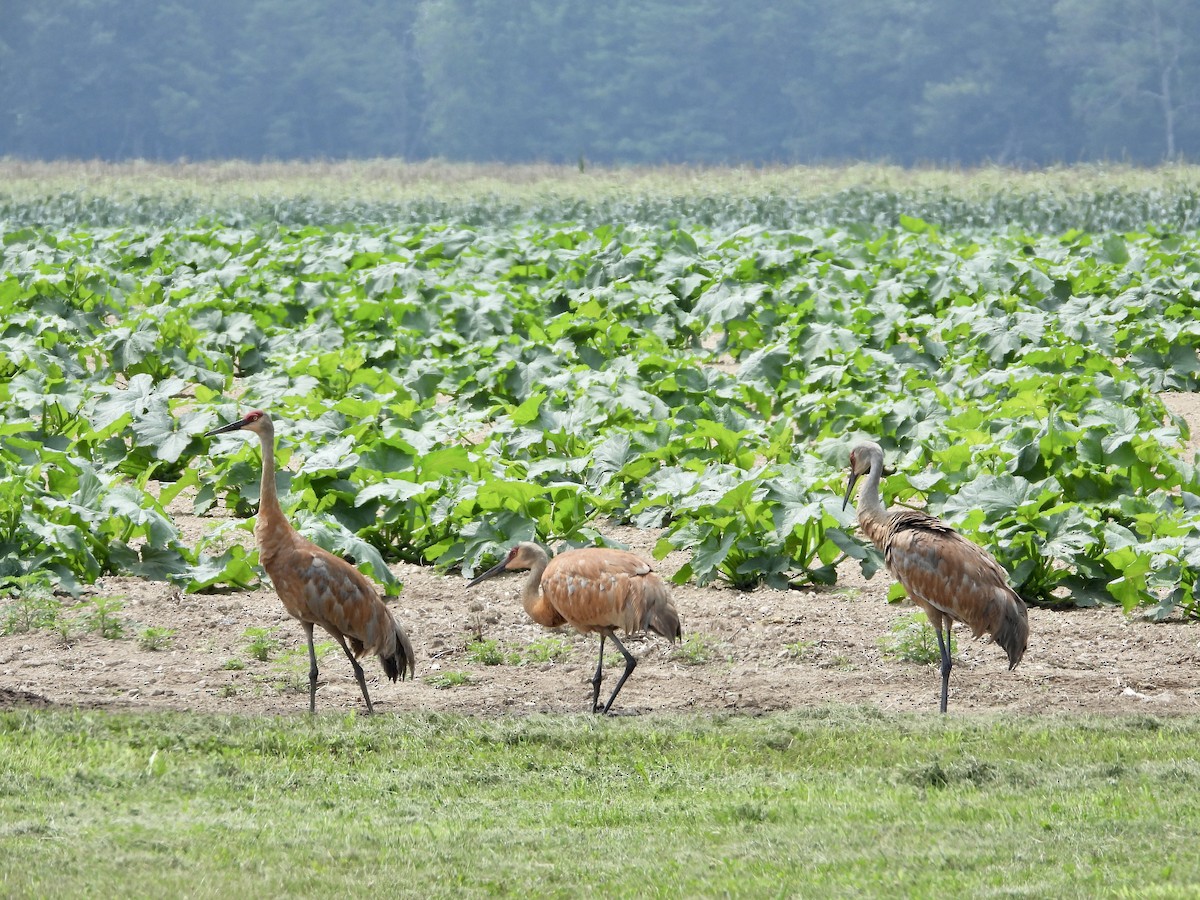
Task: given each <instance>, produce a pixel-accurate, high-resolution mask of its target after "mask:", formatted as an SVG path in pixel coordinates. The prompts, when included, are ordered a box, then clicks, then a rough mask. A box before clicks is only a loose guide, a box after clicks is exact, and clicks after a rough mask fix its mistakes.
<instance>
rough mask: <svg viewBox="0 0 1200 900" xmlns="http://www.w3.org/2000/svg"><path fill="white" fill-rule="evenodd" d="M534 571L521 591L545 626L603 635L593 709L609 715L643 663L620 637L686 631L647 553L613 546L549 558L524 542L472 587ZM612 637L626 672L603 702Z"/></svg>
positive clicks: (676, 637)
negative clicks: (606, 652) (608, 644)
mask: <svg viewBox="0 0 1200 900" xmlns="http://www.w3.org/2000/svg"><path fill="white" fill-rule="evenodd" d="M519 569H528V570H529V577H528V578H527V579H526V580H525V585H524V587H523V589H522V591H521V604H522V605H523V606H524V607H525V612H527V613H528V614H529V617H530V618H531V619H533V621H535V622H537V623H538V624H539V625H543V626H545V627H546V628H556V627H558V626H560V625H570V626H571V627H572V628H574V629H576V630H577V631H581V632H584V633H588V632H596V633H598V634H599V635H600V661H599V663H598V664H597V666H596V674H595V675H594V676H593V678H592V711H593V712H605V713H607V712H608V711H609V710H610V709H611V708H612V704H613V701H614V700H616V699H617V694H618V693H619V692H620V690H621V687H622V686H623V685H624V684H625V681H626V679H628V678H629V676H630V674H631V673H632V672H633V669H634V667H635V666H636V665H637V660H636V659H635V658H634V657H633V655H632V654H631V653H630V652H629V651H628V650H626V649H625V645H624V644H622V643H621V641H620V640H619V639H618V638H617V635H616V629H618V628H619V629H621V630H622V631H624V632H625V633H626V634H635V633H637V632H642V631H653V632H654V633H656V634H660V635H662V636H663V637H665V638H666V639H667V640H669V641H672V642H674V641H677V640H679V639H680V638H681V637H682V635H683V630H682V628H681V627H680V624H679V613H678V612H677V611H676V610H675V606H674V604H673V603H672V602H671V592H670V591H669V590H667V585H666V583H665V582H663V580H662V579H661V578H659V577H658V575H657V574H655V572H654V571H653V570H652V569H651V568H650V564H649V563H648V562H646V561H645V560H644V559H642V558H641V557H639V556H637V555H635V554H633V553H630V552H628V551H627V550H617V549H613V548H609V547H585V548H581V549H577V550H567V551H566V552H564V553H560V554H558V556H556V557H554V559H549V558H548V557H547V555H546V551H545V550H543V549H542V548H541V547H540V546H539V545H538V544H535V543H532V542H531V541H523V542H521V543H519V544H517V545H516V546H515V547H513V548H512V549H511V550H509V551H508V554H507V555H506V556H505V557H504V559H502V560H501V561H500V562H499V563H497V564H496V565H495V566H493V567H492V568H490V569H488V570H487V571H486V572H484V573H483V574H481V575H478V576H476V577H475V578H474V579H473V580H472V581H471V582H470V584H468V585H467V586H468V587H472V586H474V585H476V584H479V582H481V581H483V580H484V579H486V578H491V577H493V576H495V575H499V574H501V573H502V572H507V571H516V570H519ZM606 638H608V639H610V640H612V642H613V643H615V644H616V645H617V649H618V650H620V651H621V654H622V655H623V656H624V657H625V671H624V673H623V674H622V675H621V679H620V680H619V681H618V682H617V686H616V687H615V688H614V689H613V692H612V695H611V696H610V697H609V698H608V702H607V703H605V704H604V706H603V707H601V706H600V702H599V701H600V681H601V674H602V669H603V666H604V641H605V639H606Z"/></svg>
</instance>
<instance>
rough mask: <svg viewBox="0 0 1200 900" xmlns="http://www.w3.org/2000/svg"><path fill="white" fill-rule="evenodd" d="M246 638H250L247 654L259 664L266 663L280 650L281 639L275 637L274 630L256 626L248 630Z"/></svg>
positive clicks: (245, 634)
mask: <svg viewBox="0 0 1200 900" xmlns="http://www.w3.org/2000/svg"><path fill="white" fill-rule="evenodd" d="M244 636H245V637H246V638H249V643H248V644H246V652H247V653H248V654H250V657H251V658H252V659H256V660H258V661H259V662H266V661H267V660H269V659H270V658H271V657H272V656H274V655H275V653H276V652H277V651H278V650H279V639H278V638H277V637H275V633H274V629H271V628H263V627H261V626H257V625H255V626H251V627H250V628H247V629H246V631H245V633H244ZM305 652H307V648H306V650H305Z"/></svg>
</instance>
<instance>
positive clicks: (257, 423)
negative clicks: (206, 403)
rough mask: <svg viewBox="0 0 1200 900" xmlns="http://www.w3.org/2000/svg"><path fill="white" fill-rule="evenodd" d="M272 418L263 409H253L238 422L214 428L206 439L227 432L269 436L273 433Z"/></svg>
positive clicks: (207, 432) (206, 433)
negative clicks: (250, 432)
mask: <svg viewBox="0 0 1200 900" xmlns="http://www.w3.org/2000/svg"><path fill="white" fill-rule="evenodd" d="M271 428H272V426H271V417H270V416H268V415H267V414H266V413H265V412H263V411H262V410H261V409H252V410H250V412H248V413H246V416H245V418H243V419H238V420H237V421H236V422H230V423H229V424H228V425H222V426H221V427H220V428H214V429H213V430H212V431H206V432H205V433H204V436H205V437H212V436H213V435H215V434H225V432H227V431H239V430H241V431H253V432H254V433H255V434H258V435H262V434H269V433H270V431H271Z"/></svg>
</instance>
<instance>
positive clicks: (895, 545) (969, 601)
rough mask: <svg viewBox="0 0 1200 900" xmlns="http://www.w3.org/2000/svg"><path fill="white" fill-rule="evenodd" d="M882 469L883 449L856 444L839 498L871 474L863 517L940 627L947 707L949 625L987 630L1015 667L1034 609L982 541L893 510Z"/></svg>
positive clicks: (893, 568) (892, 568)
mask: <svg viewBox="0 0 1200 900" xmlns="http://www.w3.org/2000/svg"><path fill="white" fill-rule="evenodd" d="M882 474H883V450H882V448H881V447H880V446H879V445H878V444H876V443H873V442H871V441H867V442H865V443H862V444H859V445H858V446H856V447H855V448H854V449H853V450H852V451H851V453H850V478H849V482H848V483H847V485H846V496H845V499H844V500H843V504H842V505H843V506H845V505H846V504H847V503H849V502H850V498H851V497H852V496H853V493H854V485H855V482H856V481H857V480H858V479H859V478H860V477H861V476H862V475H866V476H867V481H866V483H865V484H864V485H863V489H862V494H861V495H860V497H859V502H858V522H859V525H860V526H861V527H862V530H863V532H864V533H865V534H866V535H867V537H869V538H870V539H871V542H872V543H874V544H875V546H876V547H878V548H879V549H880V551H882V553H883V560H884V563H885V564H886V565H887V568H888V571H889V572H891V573H892V575H893V576H895V578H896V580H897V581H899V582H900V584H902V585H903V586H904V589H905V591H907V593H908V596H909V597H910V598H911V599H912V601H913V602H914V603H915V604H917V606H919V607H921V608H922V609H923V610H925V614H926V615H927V616H928V617H929V621H930V623H931V624H932V625H933V628H934V631H935V632H936V633H937V639H938V648H939V650H940V651H941V658H942V661H941V675H942V694H941V703H940V708H941V711H942V712H945V711H946V704H947V701H948V693H949V682H950V669H951V667H952V665H953V661H952V660H951V658H950V652H949V640H950V627H951V624H952V623H953V622H962V623H963V624H965V625H966V626H967V627H968V628H970V629H971V633H972V634H973V635H974V636H975V637H980V636H981V635H983V634H990V635H991V636H992V640H993V641H995V642H996V643H997V644H999V645H1000V646H1001V647H1002V648H1003V649H1004V652H1005V653H1006V654H1007V655H1008V667H1009V669H1013V668H1015V667H1016V665H1017V663H1019V662H1020V661H1021V657H1022V656H1024V654H1025V648H1026V646H1027V645H1028V643H1029V614H1028V611H1027V609H1026V607H1025V601H1024V600H1022V599H1021V597H1020V596H1019V595H1018V594H1017V592H1016V591H1014V590H1013V589H1012V588H1011V587H1010V586H1009V584H1008V575H1007V573H1006V572H1005V571H1004V568H1003V567H1002V566H1001V565H1000V564H999V563H998V562H996V560H995V559H993V558H992V556H991V555H990V554H989V553H988V552H987V551H986V550H984V549H983V548H982V547H980V546H978V545H977V544H974V543H972V542H971V541H969V540H967V539H966V538H965V537H963V536H962V535H961V534H959V533H958V532H957V531H955V530H954V529H953V528H951V527H950V526H949V525H947V524H945V523H944V522H942V521H941V520H940V519H937V518H934V517H933V516H930V515H927V514H925V513H923V512H917V511H915V510H901V511H897V512H891V513H889V512H888V511H887V510H886V509H885V508H884V506H883V503H882V501H881V500H880V498H879V481H880V478H881V476H882ZM943 633H944V636H943Z"/></svg>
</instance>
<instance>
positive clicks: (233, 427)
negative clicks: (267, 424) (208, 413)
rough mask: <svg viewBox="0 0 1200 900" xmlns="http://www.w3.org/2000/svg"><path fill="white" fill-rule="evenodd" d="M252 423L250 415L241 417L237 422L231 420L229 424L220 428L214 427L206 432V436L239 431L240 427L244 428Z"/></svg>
mask: <svg viewBox="0 0 1200 900" xmlns="http://www.w3.org/2000/svg"><path fill="white" fill-rule="evenodd" d="M249 424H250V417H249V416H247V417H246V418H244V419H239V420H238V421H236V422H230V423H229V424H228V425H222V426H221V427H220V428H214V429H213V430H212V431H206V432H204V436H205V437H212V436H213V435H214V434H224V433H225V432H227V431H237V430H238V429H239V428H244V427H245V426H246V425H249Z"/></svg>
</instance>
